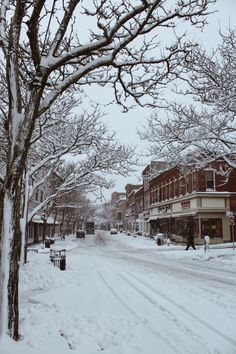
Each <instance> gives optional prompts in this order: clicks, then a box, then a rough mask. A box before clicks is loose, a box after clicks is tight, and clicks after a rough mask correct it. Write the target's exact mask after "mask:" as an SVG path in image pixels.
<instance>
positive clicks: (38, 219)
mask: <svg viewBox="0 0 236 354" xmlns="http://www.w3.org/2000/svg"><path fill="white" fill-rule="evenodd" d="M31 221H32V222H35V223H37V224H43V220H42V215H39V214H35V215H34V216H33V218H32V220H31ZM46 224H49V225H53V224H54V218H53V217H52V216H49V217H48V218H47V220H46ZM55 224H60V222H59V221H56V222H55Z"/></svg>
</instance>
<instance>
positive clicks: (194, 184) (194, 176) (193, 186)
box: [192, 172, 197, 191]
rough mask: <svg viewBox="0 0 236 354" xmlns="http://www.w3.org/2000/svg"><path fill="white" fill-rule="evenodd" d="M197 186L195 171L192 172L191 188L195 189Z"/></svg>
mask: <svg viewBox="0 0 236 354" xmlns="http://www.w3.org/2000/svg"><path fill="white" fill-rule="evenodd" d="M196 188H197V174H196V172H193V173H192V190H193V191H196Z"/></svg>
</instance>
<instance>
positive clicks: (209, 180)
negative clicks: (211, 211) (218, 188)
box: [205, 170, 215, 190]
mask: <svg viewBox="0 0 236 354" xmlns="http://www.w3.org/2000/svg"><path fill="white" fill-rule="evenodd" d="M205 180H206V189H207V190H208V189H211V190H212V189H213V190H215V173H214V171H213V170H205Z"/></svg>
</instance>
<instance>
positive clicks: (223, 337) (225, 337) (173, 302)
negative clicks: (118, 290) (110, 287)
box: [119, 274, 236, 352]
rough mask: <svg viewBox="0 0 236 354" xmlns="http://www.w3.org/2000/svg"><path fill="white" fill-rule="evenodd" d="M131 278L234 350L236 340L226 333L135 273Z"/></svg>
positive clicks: (130, 283)
mask: <svg viewBox="0 0 236 354" xmlns="http://www.w3.org/2000/svg"><path fill="white" fill-rule="evenodd" d="M119 276H120V277H121V278H122V279H123V280H125V281H126V282H127V283H128V284H129V285H130V286H132V287H133V288H134V289H136V291H138V292H139V293H140V294H142V295H143V296H144V297H145V298H146V299H148V300H149V301H150V302H151V303H155V300H153V299H152V298H150V297H149V296H148V295H147V294H145V292H144V291H142V290H140V289H139V288H138V287H137V286H135V285H134V284H133V283H132V282H131V281H130V280H129V279H127V278H125V277H124V276H123V275H121V274H119ZM130 276H131V277H132V279H136V281H137V282H139V283H140V284H142V285H144V286H145V287H147V288H148V289H150V290H151V291H152V292H154V293H155V295H157V294H158V296H159V297H161V298H163V299H164V300H165V301H167V302H168V303H169V304H171V305H173V306H175V307H176V308H177V309H178V310H181V311H182V312H184V313H185V314H187V315H188V316H189V317H191V318H193V319H194V320H195V321H197V322H199V323H201V324H202V325H203V326H204V327H205V328H207V329H208V330H210V331H212V332H213V333H214V334H215V333H217V335H218V336H220V337H221V338H222V339H223V340H225V341H227V343H229V344H230V345H232V346H233V347H234V350H235V352H236V341H235V340H234V339H232V338H230V337H229V336H227V335H226V334H224V333H222V332H221V331H219V330H218V329H217V328H215V327H214V326H212V325H211V324H210V323H207V322H206V321H204V320H202V319H200V318H199V317H197V316H196V315H194V314H193V313H192V312H190V311H188V310H186V309H185V308H184V307H183V306H182V305H180V304H178V303H177V302H176V301H174V300H173V299H172V298H170V297H168V296H167V295H166V294H163V293H162V292H161V291H160V290H157V289H156V288H154V287H152V286H151V285H150V284H148V283H146V282H145V281H143V280H142V279H140V278H138V277H137V276H136V275H133V274H132V275H130Z"/></svg>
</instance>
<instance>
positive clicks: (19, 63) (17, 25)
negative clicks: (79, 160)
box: [0, 0, 215, 339]
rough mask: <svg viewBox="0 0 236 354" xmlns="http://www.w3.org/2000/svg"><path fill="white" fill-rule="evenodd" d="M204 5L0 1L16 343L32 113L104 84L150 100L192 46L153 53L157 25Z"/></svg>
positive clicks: (1, 193) (5, 246)
mask: <svg viewBox="0 0 236 354" xmlns="http://www.w3.org/2000/svg"><path fill="white" fill-rule="evenodd" d="M214 2H215V0H182V1H177V0H173V3H172V2H170V1H167V0H163V1H160V0H139V1H137V4H135V6H134V5H133V2H132V1H128V0H120V1H116V2H113V1H109V0H108V1H104V0H100V1H99V0H96V1H94V2H88V5H87V3H86V2H82V1H80V0H67V1H65V0H58V1H49V0H41V1H33V0H21V1H16V0H12V1H10V0H1V2H0V4H1V7H0V46H1V67H2V68H1V70H2V78H5V81H4V83H3V85H2V86H1V89H0V90H1V93H2V95H1V100H2V102H1V105H0V106H1V128H2V129H3V132H2V133H1V138H2V137H3V138H4V149H3V153H2V161H1V167H2V169H1V174H0V204H1V205H2V206H3V207H2V210H1V213H0V217H1V218H0V230H1V232H0V245H1V253H0V257H1V260H0V261H1V268H0V278H1V283H0V284H1V285H0V335H2V334H6V333H8V334H9V335H10V336H11V337H13V338H14V339H18V273H19V266H18V260H19V257H20V249H21V247H20V246H21V229H20V210H21V205H20V201H21V198H20V197H21V187H22V177H23V174H24V171H25V167H26V163H27V157H28V154H29V150H30V146H31V145H30V144H31V140H32V138H33V136H34V133H35V129H36V127H37V122H38V121H39V119H40V117H41V116H42V115H43V114H45V113H46V112H47V111H48V110H49V109H51V108H52V107H53V106H54V105H55V104H56V102H58V100H59V99H61V98H62V96H64V97H65V96H67V95H70V94H71V95H73V94H74V95H75V96H76V95H77V96H78V97H80V100H79V101H80V102H81V98H82V97H83V90H84V88H86V86H88V85H98V86H105V85H108V86H111V87H113V89H114V94H115V99H116V101H117V102H118V103H119V104H121V105H122V106H123V107H124V109H126V108H127V107H128V105H129V104H130V97H131V98H133V99H134V102H136V103H139V104H141V105H144V104H154V103H155V101H156V100H157V99H158V87H160V86H161V85H165V84H166V83H168V82H169V81H170V80H173V79H175V78H176V77H177V76H178V75H180V73H181V69H180V66H179V65H180V64H182V63H183V61H184V60H185V58H186V56H187V55H188V53H189V51H190V50H191V46H192V45H191V44H186V43H184V38H183V37H179V38H176V37H175V39H176V40H175V43H173V44H172V45H170V46H169V47H168V48H163V50H162V49H161V48H160V45H161V40H160V37H159V33H158V31H157V29H159V28H161V29H167V30H169V31H171V30H173V31H172V34H173V33H174V28H175V25H176V24H177V23H179V22H182V21H186V22H187V21H190V22H191V24H192V25H195V26H196V27H201V26H203V25H204V23H205V21H206V15H207V14H208V13H209V9H208V7H209V4H212V3H214ZM91 3H92V4H91ZM86 6H87V7H86ZM94 19H95V21H94ZM90 20H91V21H90ZM81 23H82V25H81V26H82V27H83V29H84V31H82V28H81V30H80V28H79V27H78V26H79V25H80V24H81ZM156 47H158V48H159V49H158V50H156ZM145 96H146V97H147V98H146V99H144V98H145ZM92 157H93V158H94V159H95V156H92ZM104 157H105V154H104Z"/></svg>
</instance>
